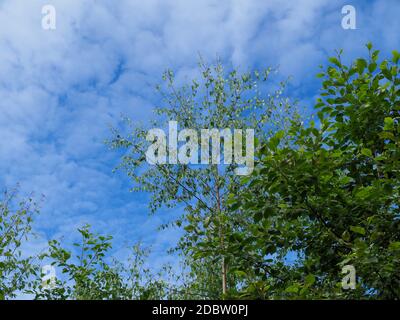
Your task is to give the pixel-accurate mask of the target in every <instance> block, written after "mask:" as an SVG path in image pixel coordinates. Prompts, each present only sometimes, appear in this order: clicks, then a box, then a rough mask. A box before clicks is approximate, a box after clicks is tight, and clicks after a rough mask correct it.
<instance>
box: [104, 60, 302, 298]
mask: <svg viewBox="0 0 400 320" xmlns="http://www.w3.org/2000/svg"><path fill="white" fill-rule="evenodd" d="M270 72H271V69H267V70H263V71H261V72H259V71H254V72H251V73H240V72H238V71H237V70H232V71H230V72H226V71H225V70H224V68H223V67H222V65H221V64H220V63H217V64H216V65H215V66H211V67H209V66H207V65H205V64H204V63H202V62H201V63H200V80H192V81H191V83H189V84H185V85H183V86H181V87H178V86H177V84H176V81H175V78H174V74H173V72H172V71H171V70H168V71H166V72H165V74H164V76H163V80H164V81H165V85H164V86H159V87H158V88H157V89H158V92H159V93H160V94H161V97H162V102H163V104H164V105H163V106H162V107H157V108H155V113H156V118H155V120H154V121H152V122H151V126H150V128H151V127H153V128H163V127H165V124H166V123H167V122H168V121H176V122H177V123H178V124H179V125H180V126H181V128H182V129H192V130H195V131H196V132H200V131H201V129H213V128H217V129H218V130H221V129H225V128H229V129H233V128H234V129H248V128H250V129H254V130H255V134H256V135H257V137H258V141H261V140H263V139H266V137H268V136H269V135H271V132H274V131H275V130H277V128H280V129H283V128H284V127H285V125H286V124H287V121H286V120H285V119H286V118H287V116H290V115H291V114H293V113H294V110H293V108H292V105H291V104H290V103H289V101H288V100H287V99H284V98H282V96H281V95H282V91H283V89H284V87H285V83H280V85H278V88H276V89H275V90H273V91H272V93H270V94H267V92H268V90H267V89H269V91H271V89H270V88H267V86H268V85H270V86H271V83H270V82H269V81H267V80H268V79H269V76H270ZM126 122H127V124H128V127H129V128H130V130H132V131H131V133H130V134H128V135H124V134H122V133H121V132H120V131H119V130H116V129H114V130H113V133H114V136H113V139H111V141H110V145H111V146H112V147H113V148H115V149H124V150H126V151H127V152H126V154H125V155H124V156H123V158H122V164H121V168H123V169H124V170H126V172H127V174H128V176H129V177H131V178H132V180H133V183H134V186H133V190H134V191H146V192H149V193H150V194H151V201H150V208H151V210H152V212H154V211H156V210H157V209H159V208H160V207H162V206H164V205H165V206H166V207H168V208H171V207H173V206H176V205H183V206H184V210H185V213H184V214H183V215H182V216H181V217H180V218H179V219H177V220H176V221H174V222H173V223H172V225H173V226H178V227H181V226H182V227H183V228H184V230H185V233H184V236H183V237H182V238H181V241H180V243H179V245H178V248H177V249H178V250H179V251H180V252H181V253H183V255H184V256H185V257H189V259H188V260H187V262H188V263H192V262H193V261H195V260H197V259H201V258H202V257H204V258H208V259H209V260H207V261H208V262H209V263H212V264H213V265H215V263H218V264H220V268H219V269H220V270H221V271H220V274H221V288H222V290H221V292H220V297H221V296H226V295H227V293H228V289H229V287H231V288H235V285H234V283H233V282H234V275H228V267H229V263H231V262H230V260H235V259H240V256H235V255H233V254H231V253H230V249H229V248H228V247H227V245H226V243H227V242H226V239H227V238H228V237H230V236H231V235H232V234H233V233H234V231H235V230H239V229H240V223H241V221H242V220H243V219H246V217H243V216H238V215H236V212H235V211H229V210H227V205H226V201H227V194H228V191H229V188H230V186H237V185H238V181H239V177H238V175H237V174H236V173H237V171H235V169H237V168H238V166H237V165H236V164H235V163H230V164H227V165H218V164H216V163H214V164H211V165H195V164H193V163H192V164H190V163H189V164H182V163H180V164H178V163H176V162H173V161H172V162H173V163H171V162H170V163H167V164H159V163H158V164H156V165H149V164H148V163H146V161H145V160H146V157H145V154H146V150H147V148H148V145H149V142H148V141H146V136H147V132H148V130H146V129H145V128H144V127H139V126H138V125H137V124H133V123H132V121H130V120H129V119H126ZM147 137H148V136H147ZM153 138H154V137H153ZM217 138H218V142H217V144H218V146H219V147H220V148H221V150H224V148H225V147H226V148H229V144H228V142H227V140H226V137H225V138H223V139H221V140H219V137H218V135H217ZM241 139H242V137H240V139H239V140H240V142H242V141H241ZM189 140H190V139H189ZM156 141H157V140H156V139H154V140H152V141H151V142H153V143H154V142H156ZM186 142H187V141H186ZM202 143H203V142H202ZM256 143H257V142H256ZM194 144H195V145H196V146H197V147H199V146H201V143H200V142H198V141H197V142H195V143H194ZM241 151H243V150H241ZM165 152H166V156H167V158H168V159H171V157H172V158H173V157H176V154H174V152H172V151H171V150H165ZM191 152H192V150H190V151H188V153H187V154H186V155H187V156H188V155H191ZM208 157H210V158H212V157H213V154H212V152H211V150H210V152H209V153H208ZM194 158H195V160H194V162H196V163H200V160H201V159H200V157H199V156H198V157H197V158H196V156H194ZM221 159H222V158H221ZM224 160H225V158H224ZM237 192H238V193H239V192H240V190H239V189H238V190H237ZM195 269H196V270H197V267H196V268H195ZM210 277H212V275H211V274H210ZM202 279H203V280H204V278H202ZM210 279H211V278H210ZM229 282H231V283H229ZM221 294H222V295H221ZM210 295H211V296H213V295H214V292H210Z"/></svg>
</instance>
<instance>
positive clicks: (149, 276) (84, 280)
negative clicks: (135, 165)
mask: <svg viewBox="0 0 400 320" xmlns="http://www.w3.org/2000/svg"><path fill="white" fill-rule="evenodd" d="M78 232H79V233H80V235H81V237H82V240H81V242H79V243H74V244H73V245H74V247H75V250H74V252H76V255H75V256H74V254H73V253H72V251H71V250H68V249H66V248H64V247H63V246H62V245H61V243H60V242H59V241H57V240H51V241H50V242H49V250H48V252H47V253H45V254H44V255H43V256H42V259H43V261H48V263H50V264H51V265H52V266H54V267H56V268H57V269H56V270H61V275H60V276H58V277H56V278H55V279H54V283H53V284H52V285H51V283H43V280H42V277H40V278H37V279H36V281H35V282H34V285H33V286H32V287H33V289H32V290H30V291H29V293H32V294H34V295H35V298H36V299H47V300H56V299H57V300H60V299H61V300H67V299H73V300H126V299H128V300H131V299H140V300H142V299H144V300H151V299H165V298H167V297H168V294H169V293H168V292H169V291H168V289H169V287H168V284H167V283H166V281H165V280H163V279H162V278H161V277H160V276H159V275H157V274H154V273H152V272H151V271H150V270H149V269H148V268H145V267H144V262H145V260H144V259H145V257H146V255H147V253H148V252H147V251H146V250H144V249H142V248H141V246H140V245H139V244H138V245H135V246H134V247H133V248H132V254H131V255H130V256H129V257H128V259H127V261H126V262H120V261H118V260H116V259H112V258H111V257H110V256H109V250H110V249H111V247H112V245H111V239H112V237H111V236H103V235H98V234H95V233H93V232H91V231H90V226H89V225H85V226H83V227H82V228H80V229H78ZM108 261H110V262H108ZM49 281H50V279H49Z"/></svg>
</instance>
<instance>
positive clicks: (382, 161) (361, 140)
mask: <svg viewBox="0 0 400 320" xmlns="http://www.w3.org/2000/svg"><path fill="white" fill-rule="evenodd" d="M367 48H368V52H369V54H368V57H367V58H359V59H356V60H355V61H354V62H353V63H352V64H350V65H344V64H343V63H342V62H341V52H339V53H338V55H337V56H335V57H331V58H330V59H329V62H330V64H329V65H328V66H327V67H326V68H324V69H323V70H322V72H321V73H320V74H319V75H318V76H319V77H320V78H322V79H323V82H322V92H321V94H320V96H321V97H320V98H319V99H318V103H317V105H316V111H317V115H318V120H319V124H315V123H314V122H310V123H309V124H308V125H299V124H297V123H295V124H293V126H292V128H291V129H290V130H289V132H288V133H289V140H288V141H287V143H281V138H282V137H283V135H282V134H281V133H278V134H277V135H275V137H273V138H272V139H271V140H270V141H268V143H266V144H265V145H264V146H263V147H262V148H260V152H259V158H260V162H259V165H258V166H257V168H256V169H255V170H254V173H253V175H252V176H251V177H250V178H247V179H245V180H243V181H242V184H243V185H246V186H247V191H246V192H243V193H241V194H240V197H239V198H238V199H237V200H234V201H232V205H236V206H238V207H240V210H242V212H245V213H246V214H245V215H251V216H253V221H252V223H251V224H250V227H249V230H252V232H251V235H250V236H245V237H244V239H241V240H240V241H239V244H241V250H242V251H245V252H254V255H255V257H256V261H258V262H259V264H244V265H243V266H242V267H241V270H246V272H248V271H247V270H249V269H250V270H252V272H256V273H257V272H258V275H259V277H258V280H259V281H260V282H258V283H255V282H251V283H248V284H247V289H246V290H244V293H245V294H246V293H247V294H250V295H251V294H253V296H254V292H255V290H254V286H258V287H259V288H260V287H267V288H268V290H267V293H268V294H267V297H275V298H276V297H278V298H384V299H385V298H386V299H399V298H400V277H399V270H400V211H399V191H400V179H399V169H400V167H399V163H400V161H399V157H400V145H399V142H400V140H399V131H400V125H399V121H400V88H399V85H400V79H399V59H400V55H399V53H398V52H397V51H393V56H392V57H391V58H390V59H384V60H381V61H379V57H378V56H379V51H378V50H373V48H372V45H371V44H368V45H367ZM253 225H254V226H256V227H253ZM238 254H239V252H238ZM288 254H290V255H292V256H295V257H296V261H295V263H293V264H290V265H288V264H287V263H283V262H284V261H285V258H287V256H288ZM345 265H351V266H353V267H354V269H355V271H356V275H357V284H356V287H355V289H354V290H343V288H342V286H341V279H342V277H343V275H342V274H341V271H342V267H343V266H345ZM282 267H283V269H282ZM260 270H261V272H260ZM282 271H284V272H282ZM248 273H251V272H248Z"/></svg>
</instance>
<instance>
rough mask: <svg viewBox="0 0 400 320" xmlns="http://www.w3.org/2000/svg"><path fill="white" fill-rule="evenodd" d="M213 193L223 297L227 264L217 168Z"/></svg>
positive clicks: (225, 286) (225, 289)
mask: <svg viewBox="0 0 400 320" xmlns="http://www.w3.org/2000/svg"><path fill="white" fill-rule="evenodd" d="M215 191H216V195H217V213H218V216H219V218H220V221H219V238H220V244H221V253H222V260H221V277H222V294H223V295H224V296H225V295H226V292H227V269H228V267H227V264H226V261H225V244H224V236H225V232H224V227H223V225H224V222H223V221H222V208H221V195H220V188H219V172H218V167H216V177H215Z"/></svg>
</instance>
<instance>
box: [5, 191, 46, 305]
mask: <svg viewBox="0 0 400 320" xmlns="http://www.w3.org/2000/svg"><path fill="white" fill-rule="evenodd" d="M17 191H18V190H17V189H14V190H11V191H6V192H4V193H3V198H2V199H1V200H0V300H3V299H9V298H13V297H15V296H16V294H17V293H18V292H21V291H23V290H25V289H26V288H27V287H29V284H30V282H29V279H30V277H31V276H33V275H34V274H35V273H36V272H37V270H38V266H37V264H36V263H35V259H34V257H26V256H25V255H23V254H22V250H21V246H22V244H23V242H24V241H26V240H28V239H29V236H31V235H32V234H31V230H32V218H33V215H34V214H36V213H38V208H37V205H36V203H35V202H34V201H33V199H32V198H28V199H26V200H21V201H19V202H18V200H17Z"/></svg>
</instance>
